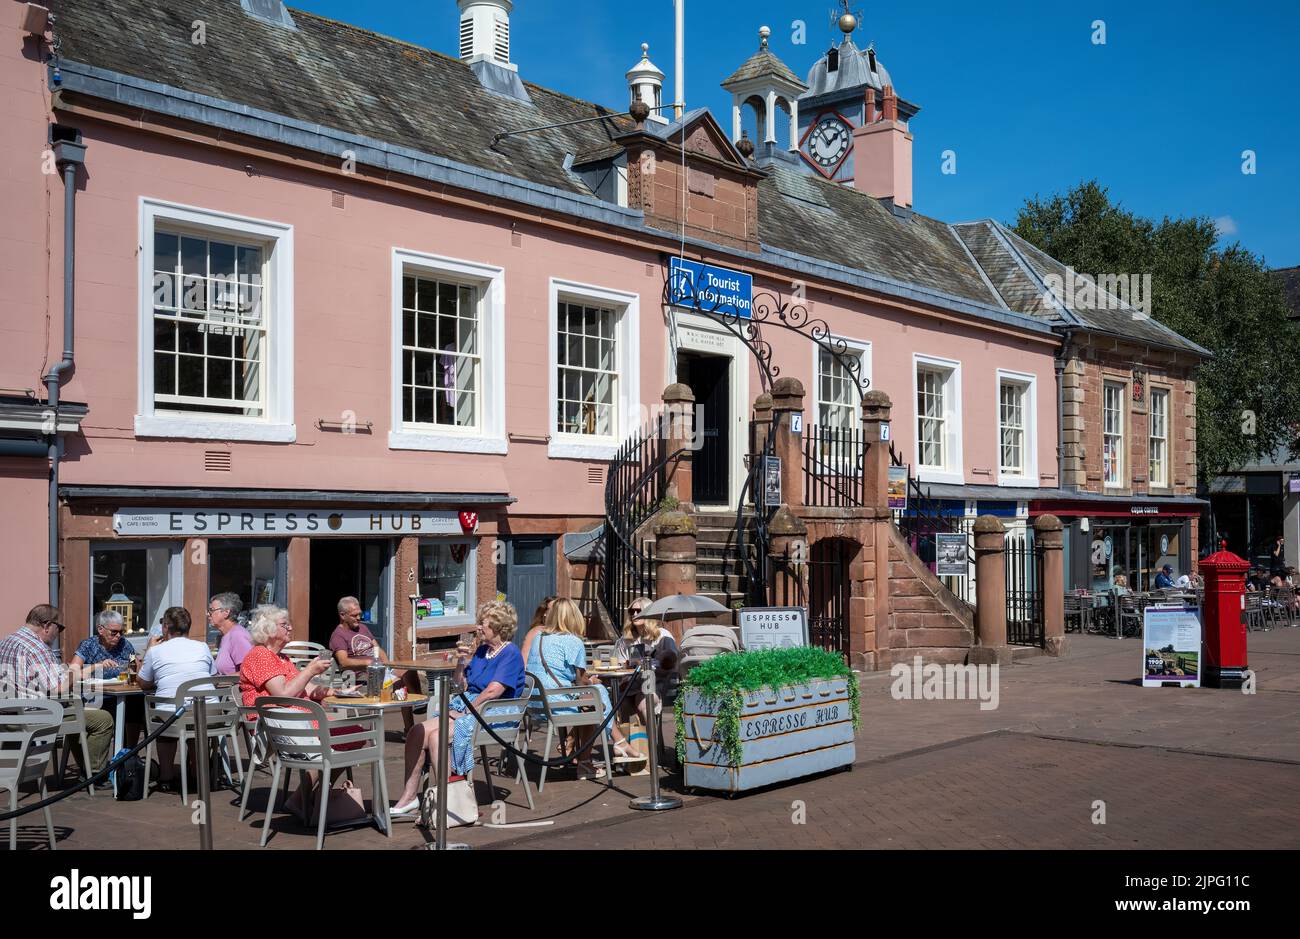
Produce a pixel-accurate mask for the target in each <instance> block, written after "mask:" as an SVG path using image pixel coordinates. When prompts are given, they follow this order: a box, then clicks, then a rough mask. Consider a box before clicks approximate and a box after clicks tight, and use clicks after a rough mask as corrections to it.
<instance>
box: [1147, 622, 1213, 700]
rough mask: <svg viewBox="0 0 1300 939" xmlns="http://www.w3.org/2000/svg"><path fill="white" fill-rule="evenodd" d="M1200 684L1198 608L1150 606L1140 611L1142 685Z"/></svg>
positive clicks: (1199, 623)
mask: <svg viewBox="0 0 1300 939" xmlns="http://www.w3.org/2000/svg"><path fill="white" fill-rule="evenodd" d="M1165 685H1181V686H1184V687H1191V688H1199V687H1200V686H1201V611H1200V610H1199V609H1198V608H1197V607H1194V606H1168V607H1159V606H1151V607H1147V609H1146V610H1145V611H1144V612H1143V614H1142V687H1144V688H1160V687H1163V686H1165Z"/></svg>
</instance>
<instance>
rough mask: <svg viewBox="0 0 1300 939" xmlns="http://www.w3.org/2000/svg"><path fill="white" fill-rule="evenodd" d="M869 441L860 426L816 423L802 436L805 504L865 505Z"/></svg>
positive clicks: (826, 505) (827, 505) (826, 506)
mask: <svg viewBox="0 0 1300 939" xmlns="http://www.w3.org/2000/svg"><path fill="white" fill-rule="evenodd" d="M865 456H866V442H865V439H864V437H863V434H862V431H861V429H860V428H855V427H827V426H824V425H817V424H813V425H811V426H809V427H808V428H807V429H806V430H805V431H804V435H803V504H804V505H808V506H814V507H818V508H858V507H859V506H861V505H862V470H863V463H864V459H865Z"/></svg>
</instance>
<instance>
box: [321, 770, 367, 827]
mask: <svg viewBox="0 0 1300 939" xmlns="http://www.w3.org/2000/svg"><path fill="white" fill-rule="evenodd" d="M328 798H329V801H328V802H326V803H325V821H326V823H327V824H332V823H334V822H355V821H359V820H360V819H363V818H365V817H366V806H365V803H364V802H363V801H362V800H361V789H360V788H359V787H358V786H355V785H353V783H352V780H350V779H345V780H343V785H342V786H340V787H338V788H337V789H331V790H330V791H329V797H328Z"/></svg>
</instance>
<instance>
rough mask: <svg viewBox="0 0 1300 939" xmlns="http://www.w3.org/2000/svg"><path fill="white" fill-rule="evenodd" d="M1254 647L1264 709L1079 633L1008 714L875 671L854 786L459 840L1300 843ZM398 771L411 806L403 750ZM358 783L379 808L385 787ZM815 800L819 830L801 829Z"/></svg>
mask: <svg viewBox="0 0 1300 939" xmlns="http://www.w3.org/2000/svg"><path fill="white" fill-rule="evenodd" d="M1250 647H1251V652H1250V658H1251V665H1252V668H1253V669H1254V670H1255V672H1256V674H1257V676H1258V685H1257V691H1258V693H1257V694H1254V695H1244V694H1241V693H1239V692H1237V691H1220V690H1215V689H1144V688H1141V687H1140V686H1138V685H1135V684H1134V683H1133V676H1134V675H1135V674H1136V673H1137V669H1138V667H1139V664H1138V663H1139V662H1140V659H1141V647H1140V644H1139V643H1138V642H1137V641H1136V640H1114V639H1104V638H1100V637H1092V636H1088V637H1076V638H1075V643H1074V645H1073V647H1072V649H1071V650H1070V654H1069V655H1068V656H1066V657H1064V658H1061V659H1050V658H1039V659H1033V660H1030V661H1029V662H1026V663H1021V664H1017V665H1015V666H1012V667H1010V668H1006V669H1003V670H1002V672H1001V676H1000V678H1001V681H1000V695H999V702H998V707H997V709H996V710H989V711H981V710H980V709H979V705H978V703H977V702H975V701H898V700H894V699H893V697H891V695H890V684H891V681H892V679H891V676H890V675H889V674H888V673H874V674H868V675H864V676H862V682H861V685H862V727H861V730H860V731H859V733H858V739H857V758H858V762H857V764H856V765H855V766H854V768H853V769H852V771H850V772H841V773H835V774H831V775H828V776H824V777H819V778H816V779H811V780H804V781H801V782H797V783H794V784H788V785H786V786H782V787H777V788H773V789H770V790H766V791H762V792H758V793H752V794H748V795H744V796H740V797H738V798H735V799H726V798H723V797H720V796H718V795H714V794H687V795H686V803H687V804H686V807H685V808H683V809H681V810H678V811H674V812H667V813H657V814H655V815H653V816H649V817H648V816H646V815H643V814H641V813H636V812H634V811H632V810H630V809H629V808H628V806H627V802H628V799H630V798H631V797H632V796H635V795H640V794H644V793H645V792H647V791H648V780H647V779H646V778H645V777H631V778H629V777H623V776H619V777H618V778H617V780H616V783H617V786H616V788H613V789H611V788H607V787H605V786H604V785H603V784H600V783H596V782H591V781H585V782H584V781H576V780H573V779H572V778H571V776H570V777H569V778H566V777H565V775H564V774H560V775H558V776H552V777H551V778H548V780H547V786H546V791H545V792H544V793H542V794H541V795H540V796H539V797H538V802H537V810H536V811H535V812H529V811H528V809H527V807H526V806H525V805H524V803H523V794H522V792H521V791H519V789H518V786H517V785H516V784H514V783H513V781H512V782H510V783H508V784H506V785H508V786H509V787H510V789H511V792H510V795H509V797H508V802H507V804H506V806H505V821H506V822H507V823H518V822H532V821H544V822H550V823H551V824H550V825H547V826H545V827H524V828H508V827H507V828H487V827H479V828H475V829H454V830H453V831H452V833H451V834H452V839H453V840H455V841H461V842H465V843H468V844H470V845H471V846H473V847H479V848H487V847H518V848H530V849H540V848H577V847H584V848H585V847H603V848H617V847H624V846H630V845H633V844H635V845H637V846H645V847H656V848H666V849H673V848H683V849H685V848H715V847H717V848H757V847H794V848H825V847H846V848H865V847H870V848H889V847H899V848H922V847H931V848H934V847H946V848H979V847H994V848H998V847H1001V848H1022V847H1023V848H1029V847H1040V848H1067V847H1068V848H1108V847H1109V848H1114V847H1140V848H1170V849H1174V848H1191V847H1213V846H1228V847H1252V846H1253V847H1272V848H1278V847H1291V848H1295V847H1300V806H1298V804H1297V800H1296V799H1295V798H1294V793H1295V791H1296V783H1297V780H1300V716H1298V715H1300V629H1284V630H1279V631H1276V632H1270V633H1252V634H1251V637H1250ZM398 720H399V719H398V717H397V715H392V716H391V718H390V722H391V726H392V727H394V728H395V727H396V726H397V723H398ZM669 723H670V724H671V722H669ZM386 771H387V775H388V781H389V787H390V793H391V794H392V795H396V793H397V790H398V788H399V777H400V774H401V747H400V746H399V745H398V744H397V743H389V744H388V754H387V760H386ZM476 777H477V778H478V779H479V780H480V782H479V797H480V801H481V802H483V803H486V802H487V801H488V800H487V798H486V795H487V793H486V790H485V787H484V786H483V784H482V782H481V771H480V772H478V773H476ZM358 781H359V782H360V783H361V784H362V787H363V790H364V792H365V793H366V795H367V797H368V796H369V782H368V776H362V777H359V780H358ZM498 782H500V780H498ZM673 783H674V780H673V779H672V778H671V777H670V778H669V780H668V786H669V788H671V787H672V785H673ZM268 785H269V777H266V776H259V777H258V778H257V780H256V784H255V786H254V792H253V797H252V800H251V807H252V808H254V810H255V811H254V814H253V815H251V816H250V817H249V818H248V819H246V820H245V821H244V822H242V823H241V822H239V821H238V820H237V810H236V808H235V807H234V805H233V804H232V796H233V794H232V793H221V794H218V796H217V797H216V799H215V800H214V810H213V819H214V824H213V842H214V845H215V846H216V847H217V848H223V849H229V848H244V849H250V848H251V849H255V848H256V847H257V844H258V839H259V838H260V836H261V824H262V818H263V816H262V815H261V814H260V813H261V810H262V808H263V807H264V805H265V801H266V790H267V787H268ZM795 800H802V801H803V803H804V808H805V811H806V818H805V820H804V823H803V824H794V823H793V822H792V813H793V811H794V810H793V809H792V803H793V802H794V801H795ZM1095 800H1102V801H1104V802H1105V803H1106V824H1105V825H1094V824H1093V823H1092V815H1093V808H1092V803H1093V802H1094V801H1095ZM488 811H489V812H490V810H488ZM191 814H192V813H191V811H190V810H186V809H184V808H182V806H181V805H180V799H179V797H177V796H168V795H155V796H153V797H151V798H150V799H148V800H146V801H144V802H137V803H125V804H121V803H119V804H115V803H113V802H112V801H111V800H110V799H109V798H107V797H106V795H105V794H101V795H100V796H98V797H96V798H95V799H93V800H92V799H90V798H89V797H88V796H86V795H84V794H82V795H77V796H73V797H72V798H70V799H68V800H67V801H65V802H62V803H60V804H58V805H57V806H55V808H54V819H55V824H56V827H57V832H58V839H59V849H60V850H68V849H73V850H76V849H131V848H160V847H162V848H175V849H190V848H194V847H197V845H198V832H197V829H196V828H195V827H194V826H193V824H192V823H191ZM39 819H40V816H39V814H37V815H35V816H32V817H31V821H29V820H28V819H24V824H23V826H22V828H21V829H20V847H22V846H25V847H40V846H41V845H42V844H43V841H39V840H38V836H39V838H43V829H41V828H39V827H38V822H39ZM272 830H273V832H274V834H273V837H272V838H271V841H270V843H269V844H268V846H267V850H285V849H303V848H310V847H312V846H313V843H314V841H313V839H314V831H309V830H307V829H304V828H303V827H302V826H300V825H299V824H298V823H297V822H296V821H295V820H293V819H292V818H291V817H290V816H287V815H283V814H277V816H276V817H275V818H274V819H273V822H272ZM428 840H429V835H428V833H426V832H424V831H423V830H420V829H417V828H416V827H415V826H414V825H411V824H409V823H406V824H400V825H398V826H397V827H396V829H395V831H394V835H393V837H392V838H391V839H386V838H384V837H383V835H382V834H380V833H379V832H377V831H376V830H375V829H374V828H371V827H361V828H355V829H351V830H344V831H339V832H335V833H332V834H330V835H329V836H327V838H326V841H325V848H326V850H370V849H379V850H384V849H387V850H413V849H417V848H419V847H421V846H423V845H425V844H427V842H428Z"/></svg>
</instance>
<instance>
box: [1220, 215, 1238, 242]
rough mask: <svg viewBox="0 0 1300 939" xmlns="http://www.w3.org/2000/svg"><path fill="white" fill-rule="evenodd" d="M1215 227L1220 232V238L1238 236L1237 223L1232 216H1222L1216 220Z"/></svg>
mask: <svg viewBox="0 0 1300 939" xmlns="http://www.w3.org/2000/svg"><path fill="white" fill-rule="evenodd" d="M1214 227H1215V228H1217V229H1218V230H1219V236H1220V237H1227V236H1228V235H1235V234H1237V222H1236V219H1234V218H1233V217H1232V216H1231V215H1220V216H1219V217H1218V218H1216V219H1215V220H1214Z"/></svg>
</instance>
